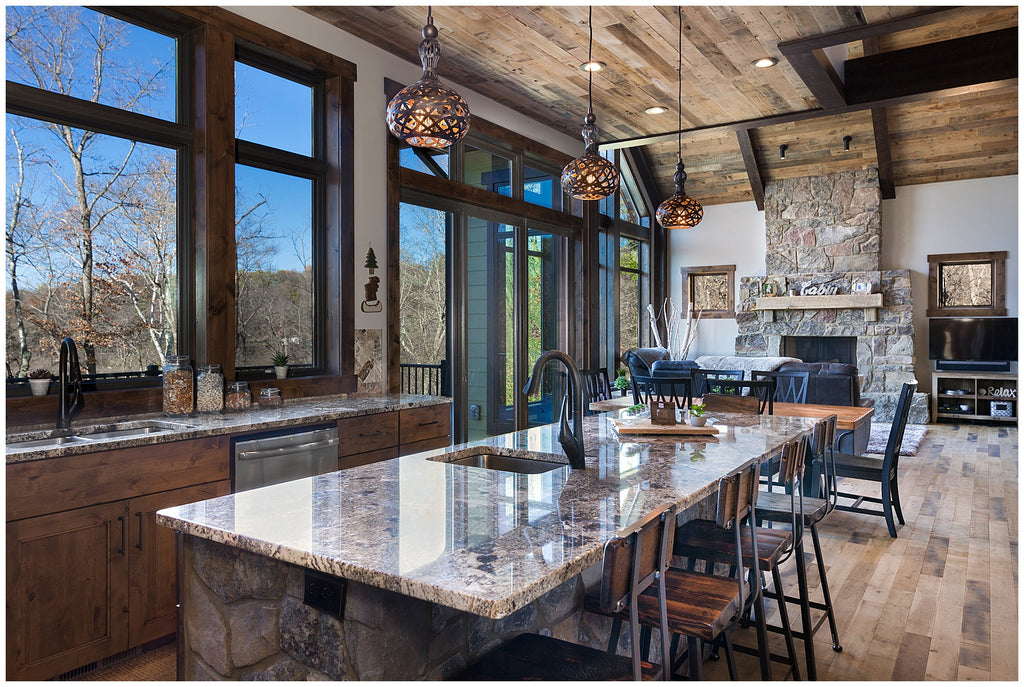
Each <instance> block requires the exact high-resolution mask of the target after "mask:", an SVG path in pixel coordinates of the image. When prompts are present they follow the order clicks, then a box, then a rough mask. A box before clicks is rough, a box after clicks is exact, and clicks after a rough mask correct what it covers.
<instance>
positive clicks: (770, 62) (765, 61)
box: [752, 57, 779, 69]
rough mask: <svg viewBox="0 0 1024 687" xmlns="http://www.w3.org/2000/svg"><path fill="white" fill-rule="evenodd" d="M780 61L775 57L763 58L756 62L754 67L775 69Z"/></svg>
mask: <svg viewBox="0 0 1024 687" xmlns="http://www.w3.org/2000/svg"><path fill="white" fill-rule="evenodd" d="M778 63H779V61H778V60H777V59H776V58H774V57H762V58H761V59H759V60H754V61H753V63H752V64H753V65H754V66H755V67H757V68H758V69H767V68H768V67H774V66H775V65H777V64H778Z"/></svg>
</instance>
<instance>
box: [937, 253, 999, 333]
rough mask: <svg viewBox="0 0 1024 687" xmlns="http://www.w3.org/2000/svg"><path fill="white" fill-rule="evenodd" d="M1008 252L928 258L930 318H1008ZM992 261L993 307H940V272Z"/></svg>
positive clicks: (948, 254)
mask: <svg viewBox="0 0 1024 687" xmlns="http://www.w3.org/2000/svg"><path fill="white" fill-rule="evenodd" d="M1006 257H1007V251H1005V250H1002V251H991V252H978V253H941V254H935V255H929V256H928V310H927V311H926V313H925V314H926V315H927V316H928V317H998V316H1005V315H1006ZM986 261H989V262H990V263H991V264H992V305H991V306H987V307H978V308H968V307H956V308H944V307H940V306H939V276H940V275H939V272H940V271H941V270H942V267H943V266H944V265H955V264H958V263H961V264H962V263H975V262H986Z"/></svg>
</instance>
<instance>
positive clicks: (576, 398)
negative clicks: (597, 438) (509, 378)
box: [523, 351, 587, 470]
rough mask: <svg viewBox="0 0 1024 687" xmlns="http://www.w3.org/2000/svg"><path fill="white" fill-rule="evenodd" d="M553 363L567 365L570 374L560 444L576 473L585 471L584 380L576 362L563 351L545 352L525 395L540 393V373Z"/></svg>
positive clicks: (561, 412) (560, 413) (563, 402)
mask: <svg viewBox="0 0 1024 687" xmlns="http://www.w3.org/2000/svg"><path fill="white" fill-rule="evenodd" d="M552 360H557V361H559V362H561V363H562V364H563V365H565V368H566V369H567V370H568V371H569V375H568V376H569V388H568V390H567V393H566V394H565V396H563V397H562V409H561V410H560V411H559V416H560V419H559V423H558V425H559V427H558V442H559V443H560V444H561V445H562V450H563V451H565V455H566V456H568V458H569V465H571V466H572V467H573V468H574V469H576V470H581V469H583V468H585V467H586V466H587V465H586V462H585V461H584V458H583V380H582V379H581V378H580V370H579V368H578V367H576V362H575V361H574V360H573V359H572V358H570V357H569V356H568V355H566V354H565V353H563V352H562V351H545V352H544V353H541V355H540V357H539V358H537V362H535V363H534V364H533V372H531V373H530V379H529V380H528V381H527V382H526V386H525V387H523V393H524V394H526V395H527V396H535V395H536V394H537V392H538V391H540V384H541V378H542V375H541V370H543V369H544V366H545V365H546V364H547V363H548V362H549V361H552ZM570 397H571V398H572V429H571V430H570V429H569V406H568V404H569V399H570Z"/></svg>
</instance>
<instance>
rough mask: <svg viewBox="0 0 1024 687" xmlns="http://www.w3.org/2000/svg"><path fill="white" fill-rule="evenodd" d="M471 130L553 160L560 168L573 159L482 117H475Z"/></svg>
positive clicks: (471, 123)
mask: <svg viewBox="0 0 1024 687" xmlns="http://www.w3.org/2000/svg"><path fill="white" fill-rule="evenodd" d="M470 130H471V131H475V132H477V133H479V134H482V135H484V136H489V137H491V138H495V139H498V140H499V141H504V142H505V143H508V144H509V145H511V146H512V147H513V148H516V149H518V150H521V151H523V152H527V153H531V154H533V155H536V156H537V157H541V158H544V159H545V160H552V161H554V162H556V163H557V164H558V165H560V166H565V165H566V164H568V163H569V162H570V161H571V160H572V159H573V158H572V156H571V155H568V154H566V153H563V152H562V151H561V150H557V149H555V148H551V147H550V146H546V145H544V144H543V143H538V142H537V141H534V140H532V139H529V138H527V137H526V136H523V135H522V134H519V133H516V132H515V131H512V130H511V129H506V128H505V127H503V126H500V125H498V124H493V123H491V122H489V121H487V120H486V119H483V118H482V117H477V116H476V115H473V119H472V121H471V122H470Z"/></svg>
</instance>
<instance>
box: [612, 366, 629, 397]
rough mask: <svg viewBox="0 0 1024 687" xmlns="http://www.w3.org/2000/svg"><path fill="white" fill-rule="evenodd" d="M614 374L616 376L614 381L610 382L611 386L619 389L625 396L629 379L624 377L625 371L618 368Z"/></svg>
mask: <svg viewBox="0 0 1024 687" xmlns="http://www.w3.org/2000/svg"><path fill="white" fill-rule="evenodd" d="M616 375H618V376H617V377H615V381H614V382H612V386H614V387H615V388H616V389H618V390H619V391H621V392H622V395H623V396H625V395H626V390H627V389H629V380H628V379H626V371H625V370H621V369H620V370H618V371H616Z"/></svg>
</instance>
